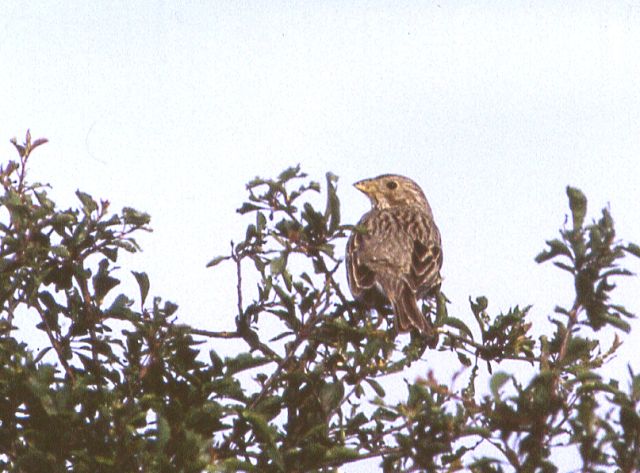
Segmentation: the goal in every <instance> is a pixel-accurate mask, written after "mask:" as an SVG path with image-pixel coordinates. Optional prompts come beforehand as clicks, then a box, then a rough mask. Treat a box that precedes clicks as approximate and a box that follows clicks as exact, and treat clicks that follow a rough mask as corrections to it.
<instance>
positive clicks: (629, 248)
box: [624, 243, 640, 258]
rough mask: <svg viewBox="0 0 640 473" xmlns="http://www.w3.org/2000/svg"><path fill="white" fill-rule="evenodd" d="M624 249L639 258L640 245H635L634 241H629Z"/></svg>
mask: <svg viewBox="0 0 640 473" xmlns="http://www.w3.org/2000/svg"><path fill="white" fill-rule="evenodd" d="M624 250H625V251H626V252H627V253H631V254H632V255H633V256H635V257H637V258H640V246H638V245H636V244H635V243H629V244H628V245H627V246H626V247H625V248H624Z"/></svg>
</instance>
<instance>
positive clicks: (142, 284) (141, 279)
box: [131, 271, 150, 305]
mask: <svg viewBox="0 0 640 473" xmlns="http://www.w3.org/2000/svg"><path fill="white" fill-rule="evenodd" d="M131 274H133V276H134V277H135V278H136V281H137V282H138V287H139V288H140V304H141V305H144V301H145V300H146V299H147V295H148V294H149V286H150V284H149V276H147V273H139V272H137V271H131Z"/></svg>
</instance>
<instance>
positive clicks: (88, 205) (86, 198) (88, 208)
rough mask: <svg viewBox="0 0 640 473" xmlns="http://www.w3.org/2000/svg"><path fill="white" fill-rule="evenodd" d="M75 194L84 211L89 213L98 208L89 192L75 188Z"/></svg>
mask: <svg viewBox="0 0 640 473" xmlns="http://www.w3.org/2000/svg"><path fill="white" fill-rule="evenodd" d="M76 195H77V196H78V199H80V202H82V208H83V209H84V211H85V212H86V213H91V212H94V211H96V210H98V203H97V202H96V201H95V200H93V198H92V197H91V196H90V195H89V194H87V193H86V192H82V191H80V190H77V191H76Z"/></svg>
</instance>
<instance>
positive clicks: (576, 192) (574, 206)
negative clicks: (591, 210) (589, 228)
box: [567, 186, 587, 230]
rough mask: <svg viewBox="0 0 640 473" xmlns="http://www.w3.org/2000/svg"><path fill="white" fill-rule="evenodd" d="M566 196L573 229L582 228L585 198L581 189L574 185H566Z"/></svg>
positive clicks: (585, 205)
mask: <svg viewBox="0 0 640 473" xmlns="http://www.w3.org/2000/svg"><path fill="white" fill-rule="evenodd" d="M567 196H568V197H569V208H570V209H571V215H572V217H573V229H574V230H579V229H581V228H582V224H583V223H584V218H585V216H586V215H587V198H586V197H585V195H584V194H583V193H582V191H581V190H580V189H578V188H576V187H571V186H567Z"/></svg>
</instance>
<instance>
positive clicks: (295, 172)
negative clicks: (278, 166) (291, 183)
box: [278, 164, 304, 182]
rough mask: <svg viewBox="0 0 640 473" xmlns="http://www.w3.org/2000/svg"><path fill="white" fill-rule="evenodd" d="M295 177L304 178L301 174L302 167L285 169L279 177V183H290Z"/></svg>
mask: <svg viewBox="0 0 640 473" xmlns="http://www.w3.org/2000/svg"><path fill="white" fill-rule="evenodd" d="M294 177H304V176H303V175H301V174H300V165H299V164H298V165H296V166H293V167H290V168H287V169H285V170H284V171H282V172H281V173H280V175H279V176H278V180H279V181H284V182H286V181H288V180H290V179H293V178H294Z"/></svg>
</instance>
